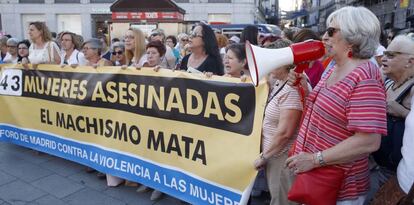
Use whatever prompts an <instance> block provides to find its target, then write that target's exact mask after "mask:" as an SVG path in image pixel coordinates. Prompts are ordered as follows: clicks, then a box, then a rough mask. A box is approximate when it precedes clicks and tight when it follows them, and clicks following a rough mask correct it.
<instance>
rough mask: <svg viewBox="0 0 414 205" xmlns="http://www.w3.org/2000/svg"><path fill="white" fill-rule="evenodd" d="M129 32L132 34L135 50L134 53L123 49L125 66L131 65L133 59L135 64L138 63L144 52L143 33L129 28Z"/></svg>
mask: <svg viewBox="0 0 414 205" xmlns="http://www.w3.org/2000/svg"><path fill="white" fill-rule="evenodd" d="M129 30H130V31H132V32H133V33H134V41H135V49H134V51H132V50H127V49H125V57H126V61H127V65H129V64H130V63H131V61H132V59H133V58H135V62H139V59H140V58H141V57H142V56H143V55H144V54H145V50H146V47H145V35H144V33H143V32H142V31H141V30H140V29H138V28H130V29H129Z"/></svg>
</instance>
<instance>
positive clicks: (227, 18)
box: [208, 14, 231, 23]
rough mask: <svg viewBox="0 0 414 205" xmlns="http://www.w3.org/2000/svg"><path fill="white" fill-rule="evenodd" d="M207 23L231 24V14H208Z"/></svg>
mask: <svg viewBox="0 0 414 205" xmlns="http://www.w3.org/2000/svg"><path fill="white" fill-rule="evenodd" d="M208 22H209V23H212V22H215V23H231V14H208Z"/></svg>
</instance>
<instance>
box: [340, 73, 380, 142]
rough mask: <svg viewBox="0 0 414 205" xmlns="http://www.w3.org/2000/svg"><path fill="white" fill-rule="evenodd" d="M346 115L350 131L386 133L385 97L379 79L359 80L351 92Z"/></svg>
mask: <svg viewBox="0 0 414 205" xmlns="http://www.w3.org/2000/svg"><path fill="white" fill-rule="evenodd" d="M346 115H347V119H348V125H347V128H348V129H349V130H350V131H353V132H363V133H376V134H382V135H387V118H386V98H385V91H384V88H383V86H382V85H381V81H378V80H375V79H365V80H362V81H360V82H359V83H358V84H357V85H356V86H355V87H354V90H353V92H352V93H351V96H350V99H349V101H348V105H347V107H346Z"/></svg>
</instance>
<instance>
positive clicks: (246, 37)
mask: <svg viewBox="0 0 414 205" xmlns="http://www.w3.org/2000/svg"><path fill="white" fill-rule="evenodd" d="M246 41H249V42H250V43H251V44H252V45H258V44H259V29H258V28H257V26H254V25H250V26H246V27H245V28H244V29H243V31H242V33H241V36H240V43H245V42H246Z"/></svg>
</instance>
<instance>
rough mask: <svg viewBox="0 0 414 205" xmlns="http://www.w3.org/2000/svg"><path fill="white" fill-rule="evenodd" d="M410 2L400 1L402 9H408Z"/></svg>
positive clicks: (406, 0)
mask: <svg viewBox="0 0 414 205" xmlns="http://www.w3.org/2000/svg"><path fill="white" fill-rule="evenodd" d="M409 3H410V0H400V8H407V7H408V4H409Z"/></svg>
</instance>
